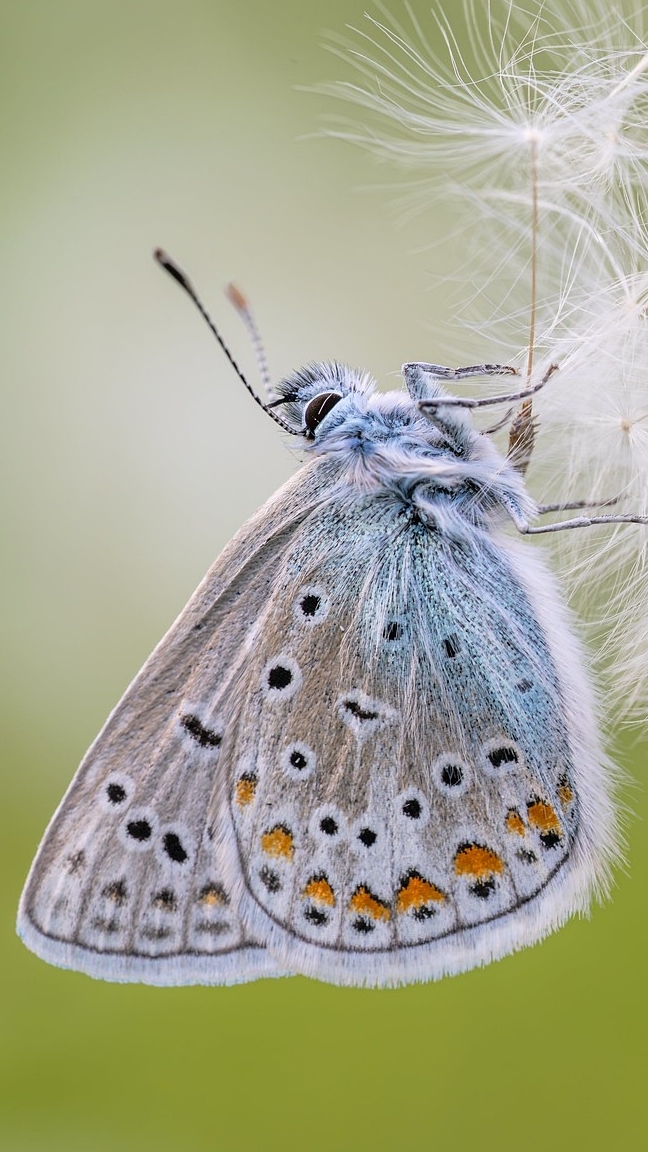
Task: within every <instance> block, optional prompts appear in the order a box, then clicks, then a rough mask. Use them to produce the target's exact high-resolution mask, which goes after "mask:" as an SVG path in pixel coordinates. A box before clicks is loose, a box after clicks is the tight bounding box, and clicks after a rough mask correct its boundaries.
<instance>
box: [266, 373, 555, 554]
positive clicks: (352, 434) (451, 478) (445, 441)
mask: <svg viewBox="0 0 648 1152" xmlns="http://www.w3.org/2000/svg"><path fill="white" fill-rule="evenodd" d="M403 374H404V377H405V383H406V386H407V391H400V392H387V393H382V392H378V391H377V390H376V385H375V382H374V381H373V380H372V379H371V378H370V377H369V376H367V375H365V374H361V373H359V372H356V371H354V370H353V369H351V368H347V367H345V366H343V365H340V364H337V363H324V364H311V365H309V366H308V367H307V368H304V369H302V370H300V371H299V372H296V373H295V374H294V375H293V376H292V377H290V378H289V379H287V380H285V381H284V382H282V384H281V386H280V388H279V389H278V392H279V394H280V395H283V396H284V397H285V403H286V408H287V416H288V419H289V420H290V421H291V422H292V423H294V424H295V425H296V426H297V427H299V428H300V430H302V431H303V432H304V435H305V436H307V438H308V440H309V444H308V449H307V450H308V451H310V452H312V453H314V454H316V455H318V456H327V457H329V458H333V459H335V460H336V461H337V462H338V464H339V468H340V480H341V481H342V482H344V481H346V482H347V483H349V484H350V485H351V486H353V487H355V488H356V489H357V490H358V491H359V492H362V493H372V492H373V493H376V494H379V493H381V492H382V493H390V494H392V495H394V496H396V497H397V498H398V499H399V500H401V501H404V502H405V503H406V504H408V505H411V506H413V507H414V508H415V509H416V511H417V512H418V513H420V514H421V515H422V516H423V518H424V519H427V520H428V521H431V522H434V523H436V524H437V525H438V526H439V527H440V528H442V529H445V530H447V531H452V528H453V527H454V530H455V531H456V530H457V529H458V528H459V527H460V525H461V524H462V523H463V524H464V525H465V524H466V523H468V524H470V525H479V526H481V527H486V526H487V522H488V520H489V519H490V518H491V517H492V514H496V515H497V513H499V514H500V516H501V513H502V512H506V513H508V512H509V510H510V509H511V508H514V509H515V510H516V511H517V512H518V513H523V514H524V515H527V516H531V515H533V514H534V511H535V505H534V503H533V501H532V500H531V498H530V497H529V495H528V493H527V492H526V489H525V486H524V483H523V480H522V477H521V475H520V474H519V472H517V471H516V469H515V468H514V467H513V466H512V464H511V463H510V462H509V461H508V460H507V459H506V458H505V457H504V456H503V455H502V454H501V453H500V452H499V451H498V450H497V448H496V447H495V446H494V444H493V443H492V441H491V440H490V439H489V437H488V436H487V435H485V434H484V433H481V432H479V431H477V430H476V429H475V428H474V426H473V423H472V418H471V416H470V414H469V413H468V412H467V411H466V410H465V409H461V408H456V407H453V408H449V407H446V408H444V407H443V406H442V405H440V406H439V407H438V408H435V409H433V410H431V411H430V410H428V411H427V412H423V411H422V410H421V408H420V407H419V403H418V402H419V400H424V399H425V400H429V399H432V398H434V397H436V396H443V395H445V392H444V389H443V388H442V387H441V385H440V384H439V382H438V381H437V380H435V379H433V378H432V377H431V376H430V375H428V374H426V373H424V372H422V371H421V369H420V366H419V365H411V364H406V365H405V366H404V369H403ZM332 393H333V394H334V393H337V394H338V396H339V400H338V401H337V402H335V403H334V405H333V406H332V407H331V408H330V410H329V411H328V412H327V413H326V415H325V416H324V417H323V418H322V419H321V421H320V422H318V423H317V425H316V427H315V428H314V429H313V430H312V432H310V433H309V431H308V429H305V413H306V412H307V410H308V409H309V405H311V407H312V405H313V402H314V400H315V398H316V397H319V396H324V395H325V394H329V395H330V394H332Z"/></svg>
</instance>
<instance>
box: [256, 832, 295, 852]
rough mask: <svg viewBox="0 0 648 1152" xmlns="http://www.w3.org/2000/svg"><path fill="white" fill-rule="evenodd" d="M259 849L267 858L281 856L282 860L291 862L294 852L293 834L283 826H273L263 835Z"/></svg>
mask: <svg viewBox="0 0 648 1152" xmlns="http://www.w3.org/2000/svg"><path fill="white" fill-rule="evenodd" d="M261 847H262V848H263V851H264V852H267V853H268V856H283V858H284V860H292V858H293V853H294V851H295V843H294V840H293V834H292V832H291V831H290V829H289V828H286V826H285V824H275V826H274V828H271V829H270V831H269V832H264V833H263V836H262V837H261Z"/></svg>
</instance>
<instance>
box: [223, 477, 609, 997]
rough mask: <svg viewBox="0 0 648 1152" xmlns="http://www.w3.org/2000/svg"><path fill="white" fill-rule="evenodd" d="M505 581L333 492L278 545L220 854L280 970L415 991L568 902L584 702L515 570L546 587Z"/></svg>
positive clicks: (575, 889)
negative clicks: (572, 696)
mask: <svg viewBox="0 0 648 1152" xmlns="http://www.w3.org/2000/svg"><path fill="white" fill-rule="evenodd" d="M518 568H519V565H517V563H516V558H515V552H514V551H511V550H510V549H508V547H507V546H505V545H504V543H503V542H501V543H500V542H497V543H494V542H493V540H492V538H490V537H489V538H486V537H480V538H479V539H476V538H475V537H474V536H473V537H472V538H467V539H464V540H452V539H449V538H448V536H447V535H446V536H441V535H439V534H435V533H433V532H430V531H429V529H428V528H427V527H425V526H422V525H421V524H418V523H416V521H412V518H411V517H410V516H408V515H407V514H406V512H405V511H404V509H403V507H402V506H400V507H399V505H398V502H390V501H383V502H375V501H374V502H371V501H370V500H365V501H364V502H363V498H362V497H360V496H358V494H357V493H355V495H354V494H353V493H351V492H349V493H347V495H346V498H345V499H344V500H342V501H337V500H336V501H333V502H331V503H330V504H329V505H328V506H327V507H321V508H319V509H318V510H317V511H316V512H314V513H311V515H310V517H309V519H308V521H306V522H305V523H304V525H303V526H302V528H301V529H300V532H299V534H298V536H297V537H296V538H295V540H294V541H293V543H292V545H291V547H290V549H288V550H287V552H286V553H285V555H284V557H283V568H282V576H281V579H280V581H279V583H278V585H277V591H276V594H275V597H274V600H273V603H272V605H271V607H270V609H269V611H268V613H267V615H266V621H265V625H264V629H263V632H262V634H261V636H260V637H259V643H258V645H257V646H256V648H255V652H254V655H253V657H252V658H251V660H250V661H249V663H248V664H247V665H246V669H245V674H244V677H243V679H242V681H241V685H240V690H239V698H240V703H239V706H238V708H237V713H236V716H235V717H234V718H233V721H232V730H231V734H230V737H229V743H230V756H231V762H230V766H229V773H230V795H229V806H230V812H231V822H232V834H231V835H230V836H229V837H226V849H227V848H228V853H229V865H228V873H227V874H228V876H229V877H230V878H231V880H232V883H233V885H234V889H235V891H238V893H239V895H238V897H237V899H239V900H240V902H241V908H242V911H243V914H244V919H245V920H246V923H248V924H249V925H250V927H251V928H252V929H253V931H254V933H255V935H258V936H259V938H261V939H264V940H266V942H267V943H268V945H269V946H270V947H271V948H272V949H273V950H274V951H276V952H277V955H278V957H279V959H280V961H281V962H282V963H283V964H285V965H286V966H289V967H291V968H293V970H297V971H303V972H305V973H306V974H309V975H315V976H319V977H320V978H325V979H333V980H335V981H338V982H354V983H358V982H360V983H361V982H367V983H378V984H380V983H390V982H394V981H398V980H400V979H412V978H420V979H430V978H431V977H433V976H438V975H442V974H443V973H445V972H448V971H457V970H460V969H461V968H463V967H468V966H471V965H472V964H474V963H476V962H479V961H480V960H481V961H482V962H486V961H487V960H488V959H491V958H493V956H496V955H498V954H502V952H504V951H510V949H511V947H515V945H516V941H517V939H518V938H519V939H520V940H522V939H523V938H524V942H528V939H529V936H530V935H532V934H535V938H537V937H538V936H540V935H543V934H544V933H545V932H547V931H549V930H550V928H551V927H553V926H554V925H555V923H556V922H557V921H558V920H560V919H564V918H565V916H566V915H567V914H568V913H569V912H570V911H573V910H574V908H575V907H577V906H579V905H582V904H583V903H584V902H585V901H586V896H587V892H586V889H587V887H588V884H587V882H585V881H584V880H583V878H582V876H581V874H580V873H581V858H582V856H583V853H585V854H587V852H588V851H590V847H588V843H589V841H588V829H587V827H585V828H581V826H580V825H581V823H582V821H581V813H580V811H579V780H581V779H582V774H583V771H587V769H588V763H585V764H583V763H582V761H583V758H584V757H589V760H591V761H592V762H594V761H595V756H594V755H593V752H592V750H590V751H589V752H588V751H587V749H586V748H585V743H586V737H585V736H584V731H585V729H586V727H587V710H588V706H589V705H588V694H587V689H586V688H585V687H584V685H581V684H579V682H578V680H577V679H576V681H574V679H573V676H572V672H573V670H570V667H569V659H568V654H566V653H565V651H564V647H565V645H566V644H567V645H568V644H569V635H568V633H565V631H564V630H563V631H561V636H562V641H561V644H562V650H561V651H556V650H555V644H554V640H553V638H552V637H551V636H550V635H549V634H548V633H547V631H546V628H545V624H544V622H542V623H541V621H540V618H539V617H540V616H542V615H543V613H542V610H541V609H538V608H537V603H536V602H537V600H538V597H537V596H536V595H535V594H534V591H533V589H532V588H531V586H530V585H531V583H532V581H531V580H530V577H529V573H530V572H531V573H532V572H534V571H535V572H536V583H537V584H539V585H542V586H543V589H544V591H543V595H544V597H545V599H546V598H547V597H549V598H551V596H552V592H553V589H552V584H551V578H550V577H549V575H548V574H547V573H546V572H545V570H544V568H543V567H542V566H541V565H539V564H536V565H535V568H534V564H533V562H529V561H528V558H525V566H524V573H525V576H524V577H523V578H521V574H520V572H519V571H518ZM553 607H554V608H556V610H557V611H558V613H560V605H559V604H558V605H557V606H553ZM559 666H560V667H559ZM570 677H571V679H570ZM566 679H567V680H568V681H569V683H568V685H567V686H568V688H569V690H570V692H571V693H574V692H575V691H580V695H579V702H580V704H579V706H580V708H581V709H582V712H583V720H582V722H576V720H575V719H574V717H573V715H571V714H569V713H568V712H567V710H566V708H565V707H564V706H563V705H562V692H563V689H564V687H565V682H566ZM557 705H558V706H557ZM228 846H229V847H228Z"/></svg>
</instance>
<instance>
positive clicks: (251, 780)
mask: <svg viewBox="0 0 648 1152" xmlns="http://www.w3.org/2000/svg"><path fill="white" fill-rule="evenodd" d="M257 783H258V781H257V778H256V776H253V775H252V773H251V772H250V773H247V772H246V773H245V775H244V776H241V777H240V778H239V779H238V780H237V781H236V791H235V793H234V799H235V801H236V803H237V804H238V806H239V808H245V807H246V806H247V805H248V804H251V803H252V801H253V800H254V795H255V793H256V788H257Z"/></svg>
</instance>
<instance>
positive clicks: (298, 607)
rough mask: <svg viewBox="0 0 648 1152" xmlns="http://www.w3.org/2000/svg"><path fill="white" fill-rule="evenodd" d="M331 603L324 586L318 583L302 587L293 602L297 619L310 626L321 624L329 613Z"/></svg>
mask: <svg viewBox="0 0 648 1152" xmlns="http://www.w3.org/2000/svg"><path fill="white" fill-rule="evenodd" d="M330 607H331V603H330V600H329V597H328V596H327V595H326V592H325V591H324V589H323V588H320V587H318V586H317V585H316V584H313V585H309V586H308V587H307V588H301V589H300V591H299V593H298V595H297V598H296V600H295V601H294V603H293V612H294V614H295V617H296V619H297V620H298V621H299V622H300V623H302V624H307V625H309V627H310V626H313V625H316V624H321V622H322V620H326V617H327V616H328V614H329V610H330Z"/></svg>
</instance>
